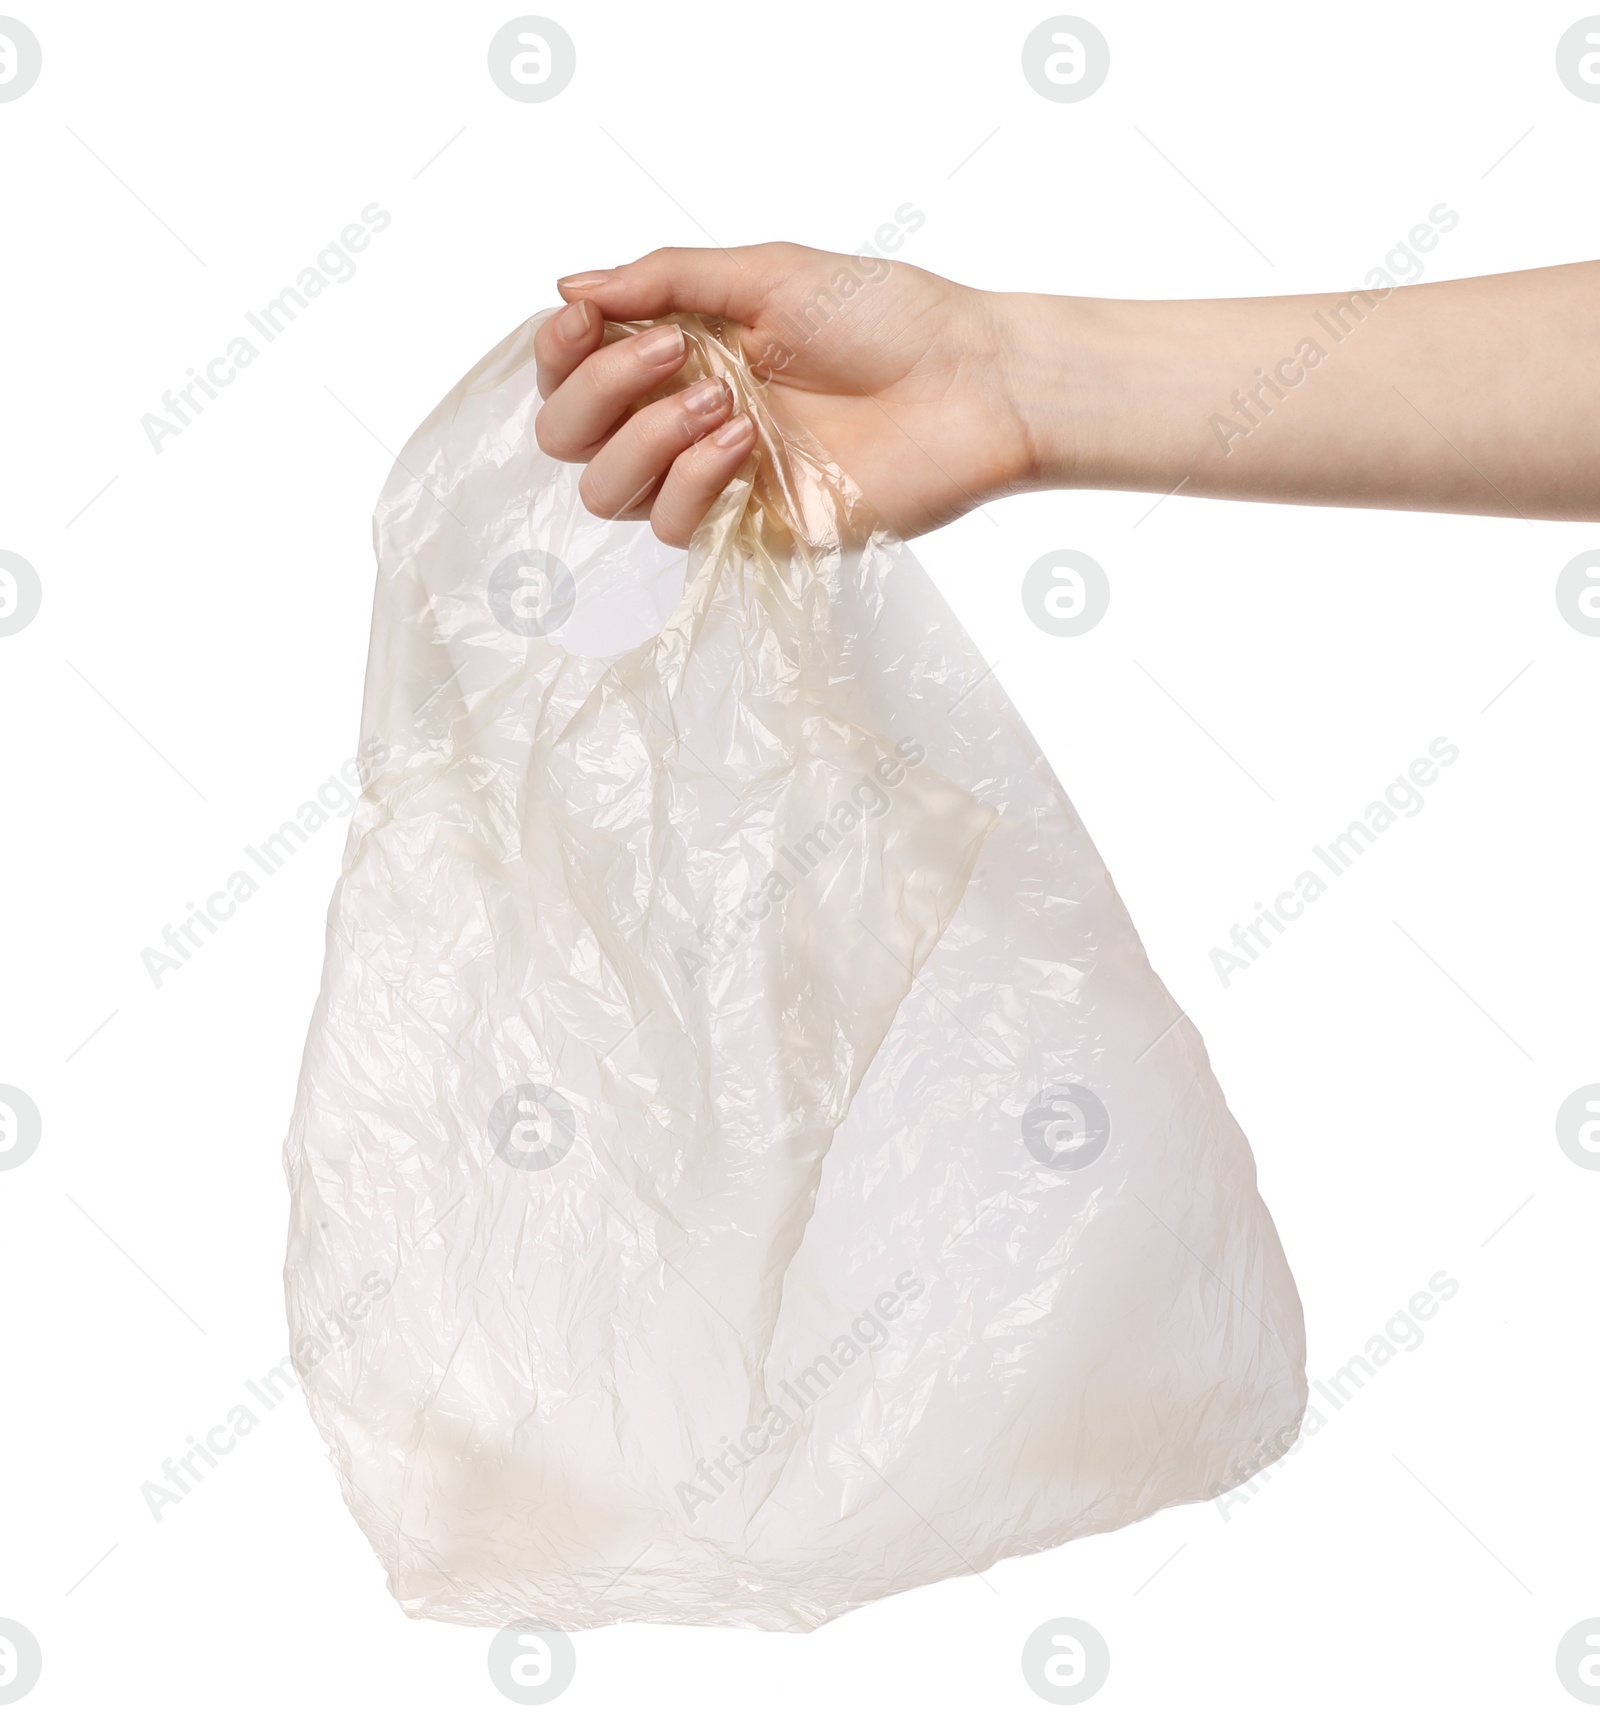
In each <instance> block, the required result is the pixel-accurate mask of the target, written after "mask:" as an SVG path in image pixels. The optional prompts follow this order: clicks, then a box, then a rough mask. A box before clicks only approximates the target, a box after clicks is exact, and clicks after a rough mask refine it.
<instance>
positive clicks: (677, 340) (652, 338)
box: [639, 323, 683, 365]
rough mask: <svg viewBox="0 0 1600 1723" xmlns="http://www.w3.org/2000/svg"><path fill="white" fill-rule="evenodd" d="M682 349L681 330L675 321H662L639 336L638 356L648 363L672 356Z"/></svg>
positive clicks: (656, 362)
mask: <svg viewBox="0 0 1600 1723" xmlns="http://www.w3.org/2000/svg"><path fill="white" fill-rule="evenodd" d="M682 351H683V331H682V330H681V329H680V328H679V327H678V325H677V324H676V323H663V324H662V326H661V327H660V328H659V329H651V330H650V331H648V332H647V333H646V334H644V335H641V336H640V337H639V357H640V358H641V359H644V360H646V361H648V362H649V363H650V364H652V365H655V364H658V363H659V362H660V361H661V360H663V359H667V358H674V357H676V356H677V355H678V354H680V353H681V352H682Z"/></svg>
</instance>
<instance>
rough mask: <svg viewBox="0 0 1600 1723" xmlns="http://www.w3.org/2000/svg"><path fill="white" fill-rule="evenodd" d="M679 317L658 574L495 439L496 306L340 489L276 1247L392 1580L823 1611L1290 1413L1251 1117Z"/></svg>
mask: <svg viewBox="0 0 1600 1723" xmlns="http://www.w3.org/2000/svg"><path fill="white" fill-rule="evenodd" d="M678 321H681V322H682V323H683V324H684V327H685V329H686V332H687V334H688V336H689V349H690V358H689V360H688V362H687V367H686V369H687V371H688V372H689V373H690V374H696V373H706V372H715V373H717V374H720V375H722V376H724V377H726V378H727V379H728V380H729V382H730V384H731V385H732V387H733V389H734V391H735V395H736V398H737V401H738V404H739V407H740V408H741V409H742V410H745V411H749V412H751V413H752V414H753V415H754V416H755V419H756V422H757V426H758V430H759V433H760V434H759V437H758V441H757V445H756V449H755V450H754V452H753V453H752V456H751V458H750V460H749V461H748V462H747V463H746V467H745V469H744V471H743V473H742V474H741V476H740V477H739V478H738V479H737V480H736V481H735V482H734V483H732V484H730V485H729V486H728V487H727V489H726V490H725V492H724V493H723V495H722V497H721V498H720V500H719V501H718V503H717V505H716V506H715V508H714V510H713V512H712V514H711V515H710V517H709V518H708V520H707V522H706V524H705V525H704V526H703V527H702V529H701V531H700V532H699V534H698V535H697V537H696V539H695V543H694V545H693V546H692V548H691V553H690V555H689V556H688V558H687V572H686V573H685V558H684V556H683V553H681V552H673V551H668V550H666V549H664V548H663V547H662V546H660V545H659V544H658V543H657V541H656V540H655V539H654V538H653V537H652V536H651V535H650V533H649V531H648V529H647V528H646V527H643V526H635V525H627V524H617V523H612V522H606V521H601V520H597V519H595V518H594V517H592V516H590V515H589V514H588V513H587V512H586V511H585V510H584V509H583V507H582V505H581V504H580V502H579V500H578V494H577V481H578V476H579V470H578V469H577V468H576V467H572V466H567V465H562V464H560V463H558V462H556V461H554V460H551V459H549V458H547V457H545V456H544V455H542V454H541V453H540V452H539V451H538V449H537V446H536V444H535V442H534V437H533V431H532V422H533V418H534V415H535V413H536V411H537V409H538V406H539V397H538V395H537V392H536V387H535V367H534V362H533V357H532V351H533V334H534V330H535V328H536V326H537V320H535V321H534V322H530V323H528V324H526V325H524V326H523V327H522V328H520V329H518V330H517V331H516V332H515V333H514V334H512V335H511V336H510V337H509V338H508V339H507V340H506V341H504V342H503V343H502V344H501V345H500V346H499V347H497V348H496V349H495V350H494V351H493V352H492V353H490V354H489V355H488V356H487V357H486V358H485V359H484V360H483V361H482V362H481V363H480V364H479V365H477V366H476V367H475V368H474V369H473V370H472V371H471V372H470V373H469V374H468V376H467V377H466V378H464V379H463V381H462V382H461V383H460V384H459V385H458V386H457V387H456V388H455V389H454V390H453V391H452V392H451V394H450V395H449V396H448V397H447V398H446V400H445V401H444V402H442V403H441V405H440V406H439V407H438V408H437V409H436V410H435V412H434V413H433V414H432V415H431V416H430V417H429V418H428V420H427V421H426V422H425V423H424V424H423V425H422V427H421V428H420V429H419V430H418V431H417V433H416V434H415V435H414V436H413V437H412V439H411V440H410V442H409V443H408V444H407V445H406V448H405V450H404V452H403V453H402V455H401V457H400V460H399V462H398V464H397V465H396V467H395V469H394V472H393V474H392V476H391V478H390V480H389V482H388V484H387V486H386V488H385V490H384V493H383V496H382V498H381V500H380V502H379V504H378V509H377V515H376V519H375V536H376V545H377V552H378V562H379V573H378V586H377V597H376V603H375V607H374V618H373V632H372V646H371V655H370V660H369V665H368V673H367V685H366V703H365V711H364V716H363V734H364V737H365V738H366V740H365V742H364V756H363V757H364V759H365V762H366V764H367V767H368V772H367V783H366V788H365V792H364V795H363V797H362V800H361V802H360V804H359V806H358V808H357V810H356V813H355V815H354V817H353V820H352V825H351V831H350V836H349V841H348V845H347V848H346V853H345V860H344V867H343V873H342V877H341V879H340V882H339V885H338V888H337V890H336V893H335V896H334V901H333V907H332V912H331V915H330V919H329V938H328V944H327V960H326V968H325V972H324V977H323V984H322V991H321V997H320V1000H319V1003H318V1005H317V1009H316V1013H315V1016H314V1019H313V1022H312V1025H311V1031H310V1038H309V1044H308V1047H307V1051H306V1056H305V1064H304V1069H303V1072H302V1077H301V1084H300V1091H299V1096H298V1100H297V1104H296V1107H295V1112H294V1117H293V1122H292V1125H291V1129H290V1134H289V1138H288V1142H287V1145H286V1161H287V1169H288V1175H289V1180H290V1185H291V1193H292V1216H291V1230H290V1241H289V1255H288V1266H287V1271H286V1281H287V1288H288V1301H289V1314H290V1326H291V1333H292V1342H293V1352H294V1358H295V1362H296V1367H297V1369H298V1371H299V1373H300V1376H301V1378H302V1380H303V1382H304V1385H305V1389H306V1393H307V1396H308V1398H309V1401H310V1405H311V1409H312V1412H313V1414H314V1416H315V1418H316V1421H317V1424H318V1426H319V1427H320V1429H321V1431H322V1433H323V1435H324V1437H325V1438H326V1440H327V1442H328V1444H329V1447H330V1449H331V1451H332V1455H333V1458H334V1460H335V1462H336V1464H337V1468H338V1473H339V1478H340V1482H341V1484H342V1486H343V1490H344V1495H345V1499H346V1501H347V1502H348V1504H349V1507H350V1510H351V1512H352V1513H353V1514H354V1515H355V1517H356V1519H357V1520H358V1521H359V1522H360V1524H361V1527H362V1529H363V1530H364V1532H365V1533H366V1535H367V1536H368V1538H369V1539H370V1540H371V1542H372V1544H373V1546H374V1548H375V1549H376V1550H377V1552H378V1554H379V1555H380V1557H381V1558H382V1560H383V1562H384V1565H385V1566H386V1567H387V1569H388V1572H389V1578H390V1586H391V1589H392V1590H393V1592H394V1594H395V1596H396V1597H397V1598H398V1599H399V1600H400V1602H401V1604H402V1605H403V1607H404V1608H405V1609H406V1611H407V1612H408V1613H410V1614H412V1615H416V1616H433V1617H439V1618H442V1619H446V1620H451V1621H459V1622H469V1623H476V1624H481V1625H488V1626H501V1625H504V1624H506V1623H508V1622H512V1621H515V1620H519V1619H534V1620H537V1621H539V1622H541V1623H543V1624H544V1625H546V1626H551V1627H559V1628H565V1629H576V1628H581V1627H591V1626H597V1625H600V1624H603V1623H606V1622H612V1621H619V1620H649V1621H661V1622H735V1623H743V1624H748V1625H754V1626H758V1627H765V1628H789V1629H803V1628H809V1627H814V1626H816V1625H817V1624H819V1623H820V1622H823V1621H826V1620H827V1619H828V1618H829V1617H831V1616H834V1615H837V1614H839V1613H840V1612H841V1611H844V1610H847V1609H850V1608H853V1607H855V1606H857V1605H859V1604H862V1603H865V1602H868V1601H870V1600H871V1599H873V1598H877V1597H881V1596H883V1595H885V1594H886V1593H889V1592H893V1591H897V1590H900V1589H903V1588H905V1587H909V1586H914V1585H920V1584H925V1583H927V1582H929V1581H932V1580H937V1579H941V1578H944V1577H946V1576H949V1575H953V1574H965V1573H972V1572H975V1571H979V1570H981V1569H983V1568H985V1567H987V1566H989V1565H990V1564H991V1563H993V1562H995V1561H997V1560H999V1559H1000V1558H1002V1557H1005V1556H1014V1555H1021V1554H1025V1553H1027V1552H1030V1551H1034V1550H1039V1549H1044V1548H1047V1547H1049V1546H1052V1545H1055V1544H1058V1543H1061V1542H1062V1541H1064V1540H1066V1539H1069V1538H1075V1537H1081V1536H1084V1535H1085V1534H1087V1533H1090V1532H1100V1531H1106V1530H1109V1529H1111V1528H1113V1527H1116V1526H1120V1525H1124V1524H1126V1523H1127V1522H1129V1521H1131V1520H1136V1519H1139V1518H1141V1517H1142V1516H1144V1515H1146V1514H1149V1513H1152V1512H1153V1511H1155V1510H1156V1509H1158V1508H1161V1507H1164V1506H1166V1505H1168V1504H1171V1503H1175V1502H1184V1501H1193V1500H1197V1499H1204V1498H1207V1497H1210V1496H1213V1495H1216V1494H1218V1493H1219V1492H1221V1491H1222V1490H1225V1489H1227V1488H1231V1487H1233V1486H1236V1485H1237V1484H1239V1483H1241V1482H1242V1481H1243V1480H1244V1479H1245V1478H1246V1477H1248V1476H1249V1475H1250V1474H1251V1473H1252V1472H1254V1471H1255V1470H1256V1469H1258V1468H1259V1467H1260V1466H1261V1465H1263V1464H1266V1463H1268V1462H1270V1461H1271V1460H1273V1459H1275V1458H1277V1457H1278V1456H1279V1455H1280V1454H1281V1453H1282V1452H1283V1451H1284V1450H1285V1449H1286V1448H1287V1447H1288V1445H1289V1444H1290V1442H1291V1441H1292V1440H1293V1437H1294V1434H1295V1431H1296V1428H1297V1426H1298V1423H1299V1420H1300V1416H1301V1413H1302V1412H1303V1410H1304V1405H1305V1374H1304V1336H1303V1330H1302V1324H1301V1313H1300V1305H1299V1300H1298V1298H1297V1296H1296V1293H1295V1288H1294V1284H1293V1281H1292V1279H1291V1278H1290V1275H1289V1271H1288V1268H1287V1266H1286V1264H1285V1261H1284V1258H1283V1253H1282V1250H1281V1248H1280V1245H1279V1243H1278V1239H1277V1236H1276V1234H1275V1232H1274V1229H1273V1226H1272V1222H1271V1219H1270V1218H1269V1216H1268V1214H1267V1212H1266V1209H1265V1207H1264V1205H1263V1204H1262V1202H1261V1200H1260V1197H1259V1196H1258V1194H1257V1190H1256V1184H1255V1174H1254V1166H1253V1163H1252V1161H1251V1156H1250V1151H1249V1148H1248V1146H1247V1145H1246V1143H1245V1141H1244V1138H1243V1136H1242V1134H1241V1133H1240V1131H1239V1129H1238V1127H1237V1126H1236V1125H1235V1123H1234V1122H1233V1120H1232V1118H1231V1117H1230V1116H1229V1114H1228V1111H1227V1109H1226V1106H1225V1105H1224V1102H1223V1099H1222V1095H1221V1093H1220V1091H1219V1090H1218V1087H1217V1084H1216V1081H1215V1079H1214V1078H1213V1076H1212V1074H1211V1071H1210V1068H1209V1066H1208V1064H1207V1061H1206V1057H1205V1052H1204V1049H1203V1047H1202V1045H1201V1042H1200V1039H1199V1036H1198V1034H1197V1033H1196V1031H1195V1029H1194V1028H1193V1026H1192V1025H1191V1024H1190V1023H1189V1021H1188V1020H1187V1019H1186V1018H1184V1017H1183V1016H1182V1015H1181V1013H1180V1012H1179V1011H1178V1008H1177V1007H1176V1006H1175V1005H1174V1004H1173V1002H1172V1000H1171V999H1170V998H1169V997H1168V995H1167V993H1166V991H1165V990H1164V989H1163V987H1162V986H1161V984H1160V983H1159V981H1157V979H1156V978H1155V976H1154V975H1153V974H1152V973H1151V970H1150V968H1149V965H1148V963H1147V962H1146V959H1145V955H1144V952H1143V949H1142V948H1141V946H1140V944H1139V940H1138V938H1137V936H1136V935H1135V933H1134V931H1133V928H1132V925H1131V924H1130V922H1129V919H1128V916H1127V913H1126V911H1125V910H1124V908H1123V906H1122V903H1121V901H1120V900H1119V898H1118V896H1117V894H1116V892H1115V890H1114V889H1113V887H1112V885H1111V882H1110V880H1109V879H1108V877H1107V875H1106V872H1105V869H1104V867H1103V865H1102V863H1101V861H1100V859H1099V857H1098V856H1097V855H1096V853H1095V850H1094V848H1093V846H1092V845H1091V844H1090V842H1089V839H1088V837H1087V836H1086V835H1085V833H1084V831H1083V828H1082V826H1081V825H1080V824H1079V822H1078V820H1077V817H1076V816H1075V814H1074V813H1073V810H1072V808H1071V806H1070V805H1069V803H1068V802H1067V799H1066V797H1065V796H1064V795H1063V793H1062V791H1061V789H1060V787H1059V786H1058V784H1057V783H1056V780H1055V778H1054V776H1053V775H1052V773H1051V771H1050V769H1049V767H1048V766H1047V765H1046V763H1045V761H1044V760H1043V759H1042V758H1041V756H1040V753H1039V750H1038V748H1037V747H1036V745H1035V744H1034V742H1033V740H1032V738H1031V737H1030V736H1029V734H1028V733H1027V731H1026V729H1025V728H1024V726H1023V725H1022V723H1021V722H1020V721H1019V719H1018V718H1017V715H1016V714H1015V712H1013V710H1012V709H1011V707H1010V705H1009V703H1008V702H1007V700H1006V698H1005V695H1004V693H1003V692H1002V690H1001V688H1000V686H999V684H998V682H997V681H996V680H995V678H994V677H993V676H991V675H989V674H988V673H987V670H986V667H985V666H984V664H983V663H982V661H981V660H980V659H979V658H978V656H977V654H976V653H975V651H974V650H973V648H972V646H971V644H970V643H969V642H968V640H967V638H966V636H965V635H964V634H963V632H962V630H961V628H960V626H959V625H958V624H957V622H956V621H955V619H954V618H953V616H952V615H951V614H950V613H949V611H948V610H947V609H946V607H945V605H944V604H943V602H942V601H941V600H940V598H939V596H938V594H937V592H936V591H935V589H934V588H933V586H932V584H931V582H930V581H929V580H928V578H927V576H926V575H925V574H924V573H923V572H922V570H921V569H920V568H919V567H918V566H917V564H916V563H915V562H914V560H913V559H912V558H911V556H910V555H909V553H908V552H907V551H906V550H905V548H904V547H903V546H902V545H900V544H899V543H898V542H897V541H896V540H895V539H893V537H892V536H890V535H889V534H887V533H885V532H883V531H882V530H875V529H873V528H872V526H871V523H870V521H869V520H868V519H867V516H866V512H865V509H864V505H863V504H862V503H861V500H860V498H859V497H858V496H857V495H856V494H855V493H854V491H853V490H852V488H851V486H850V485H849V483H848V481H847V480H846V479H845V478H844V477H843V475H842V474H840V473H839V472H838V471H837V470H836V469H835V468H833V467H832V466H830V465H829V463H828V462H827V461H826V459H825V458H824V457H823V456H822V455H821V454H820V452H818V451H816V450H814V449H810V448H807V447H804V446H800V445H798V444H797V443H795V442H793V441H786V440H785V439H784V438H783V437H782V436H781V435H780V434H779V433H778V431H777V430H776V428H775V426H774V424H773V422H772V421H771V419H770V417H769V415H768V413H767V411H766V409H765V406H764V404H763V400H762V396H761V391H760V389H759V388H758V387H757V386H756V385H755V384H754V382H753V381H752V378H751V376H750V373H749V371H748V370H747V368H746V366H745V365H744V363H743V361H742V359H741V358H740V357H739V354H738V351H737V345H736V339H735V336H734V334H733V333H732V332H731V331H726V330H721V329H718V328H717V327H715V326H713V325H708V324H705V323H701V322H699V321H697V320H695V319H690V318H684V319H678ZM612 333H613V334H616V333H620V331H613V332H612ZM683 381H684V377H683V376H682V375H680V377H679V378H678V379H676V380H675V384H674V386H675V387H676V386H681V385H682V382H683ZM852 545H859V548H851V546H852Z"/></svg>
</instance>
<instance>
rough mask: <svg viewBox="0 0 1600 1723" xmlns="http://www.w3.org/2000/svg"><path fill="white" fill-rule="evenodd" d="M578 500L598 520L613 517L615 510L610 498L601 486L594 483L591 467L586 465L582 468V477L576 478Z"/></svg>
mask: <svg viewBox="0 0 1600 1723" xmlns="http://www.w3.org/2000/svg"><path fill="white" fill-rule="evenodd" d="M578 501H579V502H581V503H582V504H583V506H584V507H585V508H586V509H587V510H588V511H589V513H590V514H592V515H594V516H596V517H597V518H598V519H600V520H611V519H613V518H614V514H615V511H614V510H613V508H612V504H611V498H610V497H609V496H608V495H607V494H606V492H605V490H604V488H603V487H602V486H600V485H598V484H596V483H595V481H594V479H593V477H592V476H591V469H590V468H588V467H585V468H584V469H583V477H582V478H580V479H579V480H578Z"/></svg>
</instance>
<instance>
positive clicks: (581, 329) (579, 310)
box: [556, 299, 589, 341]
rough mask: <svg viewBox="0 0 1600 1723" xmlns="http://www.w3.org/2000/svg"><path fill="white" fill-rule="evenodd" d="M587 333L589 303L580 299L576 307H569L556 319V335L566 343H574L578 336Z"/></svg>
mask: <svg viewBox="0 0 1600 1723" xmlns="http://www.w3.org/2000/svg"><path fill="white" fill-rule="evenodd" d="M588 333H589V302H588V300H586V299H580V300H579V301H578V303H577V304H576V305H569V306H568V307H567V308H566V310H565V311H563V312H562V313H561V314H560V315H559V316H558V317H557V318H556V334H558V335H560V336H563V337H565V339H566V340H568V341H576V340H577V339H578V337H579V336H580V335H587V334H588Z"/></svg>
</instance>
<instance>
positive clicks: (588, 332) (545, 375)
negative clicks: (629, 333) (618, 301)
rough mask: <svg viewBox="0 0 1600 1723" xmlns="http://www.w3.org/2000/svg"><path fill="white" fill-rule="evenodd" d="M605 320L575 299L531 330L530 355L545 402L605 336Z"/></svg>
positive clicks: (593, 308) (587, 305)
mask: <svg viewBox="0 0 1600 1723" xmlns="http://www.w3.org/2000/svg"><path fill="white" fill-rule="evenodd" d="M605 333H606V320H605V318H604V317H603V316H602V315H601V314H600V312H599V311H598V310H596V309H595V307H594V306H592V305H589V304H586V303H585V302H584V301H582V300H579V301H577V302H576V303H574V304H572V305H568V306H565V307H564V308H563V309H562V310H560V311H558V312H556V314H555V315H554V316H553V317H547V318H545V320H544V322H543V323H541V324H540V325H539V327H538V328H537V329H536V330H535V331H534V335H533V357H534V359H535V361H536V362H537V364H538V367H539V395H540V397H541V399H543V400H546V401H548V400H549V399H550V397H551V396H552V395H553V394H554V393H555V392H556V390H557V389H559V388H560V387H561V385H562V384H563V383H564V382H566V380H567V378H568V377H570V376H571V375H572V373H573V372H574V371H576V370H577V368H578V367H579V366H580V365H581V364H582V363H583V361H584V360H585V359H587V358H588V357H589V355H590V354H591V353H593V352H594V351H595V349H596V348H597V347H599V346H600V344H601V342H602V341H604V339H605Z"/></svg>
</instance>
